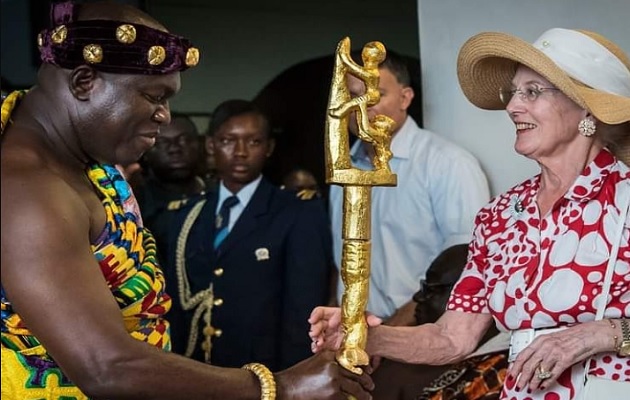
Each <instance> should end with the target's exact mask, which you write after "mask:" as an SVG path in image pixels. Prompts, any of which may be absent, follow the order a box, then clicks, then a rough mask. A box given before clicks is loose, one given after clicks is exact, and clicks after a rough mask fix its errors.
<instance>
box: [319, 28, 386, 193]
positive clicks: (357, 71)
mask: <svg viewBox="0 0 630 400" xmlns="http://www.w3.org/2000/svg"><path fill="white" fill-rule="evenodd" d="M386 54H387V53H386V50H385V46H383V44H382V43H380V42H370V43H368V44H366V45H365V46H364V47H363V51H362V52H361V58H362V60H363V64H364V65H363V66H361V65H359V64H357V63H356V62H355V61H354V60H353V59H352V57H351V56H350V39H349V38H347V37H346V38H344V39H342V40H341V41H340V42H339V44H338V45H337V51H336V53H335V66H334V70H333V78H332V84H331V88H330V96H329V99H328V115H327V117H326V143H327V144H329V145H327V146H326V154H325V155H326V181H327V182H328V183H337V184H364V185H371V186H381V185H383V186H395V185H396V176H395V175H393V174H392V173H391V171H390V170H389V167H388V161H389V158H391V155H390V156H389V158H388V157H387V154H385V153H383V152H382V149H383V146H382V145H381V143H384V142H388V141H390V140H391V130H392V127H393V124H394V121H393V120H391V119H390V118H389V117H386V116H384V115H382V116H379V117H378V121H379V122H378V125H379V127H378V128H377V126H376V125H373V124H371V123H370V120H369V116H368V111H367V109H368V107H370V106H373V105H375V104H377V103H378V102H379V100H380V97H381V96H380V92H379V90H378V83H379V71H378V66H379V64H380V63H381V62H383V60H385V56H386ZM348 74H352V75H354V76H355V77H357V78H359V79H360V80H362V81H363V82H364V83H365V93H364V94H362V95H360V96H357V97H354V98H353V97H352V94H351V93H350V91H349V89H348V85H347V81H346V77H347V75H348ZM353 111H355V112H356V119H357V125H358V128H359V129H358V133H357V136H358V137H359V139H361V140H364V141H366V142H368V143H370V144H373V145H374V150H375V153H376V155H375V157H374V160H375V161H377V162H375V163H374V170H372V171H362V170H359V169H356V168H353V167H352V164H351V162H350V141H349V136H348V121H349V118H350V117H351V115H352V112H353ZM385 118H387V119H388V120H389V121H391V122H389V123H387V122H386V121H385ZM375 121H376V118H375ZM388 125H389V128H387V126H388ZM385 135H389V136H390V138H389V139H387V138H386V137H385ZM388 147H389V146H388ZM384 160H386V161H384ZM383 161H384V162H383Z"/></svg>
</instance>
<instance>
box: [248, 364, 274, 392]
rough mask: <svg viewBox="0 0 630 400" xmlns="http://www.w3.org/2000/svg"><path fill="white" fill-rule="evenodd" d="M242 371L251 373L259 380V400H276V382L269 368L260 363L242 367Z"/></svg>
mask: <svg viewBox="0 0 630 400" xmlns="http://www.w3.org/2000/svg"><path fill="white" fill-rule="evenodd" d="M243 369H246V370H248V371H252V372H253V373H254V374H256V376H257V377H258V379H259V380H260V400H276V380H275V379H274V377H273V374H272V373H271V371H269V368H267V367H265V366H264V365H262V364H260V363H250V364H245V365H243Z"/></svg>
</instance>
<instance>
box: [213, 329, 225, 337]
mask: <svg viewBox="0 0 630 400" xmlns="http://www.w3.org/2000/svg"><path fill="white" fill-rule="evenodd" d="M221 335H223V331H222V330H221V329H215V330H214V336H216V337H221Z"/></svg>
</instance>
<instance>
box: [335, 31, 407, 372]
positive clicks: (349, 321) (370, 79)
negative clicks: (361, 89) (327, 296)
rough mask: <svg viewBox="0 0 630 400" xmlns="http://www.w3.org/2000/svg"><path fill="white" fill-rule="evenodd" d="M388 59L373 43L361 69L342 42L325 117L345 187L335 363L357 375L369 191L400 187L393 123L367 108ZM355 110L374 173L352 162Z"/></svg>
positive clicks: (362, 355) (363, 331) (362, 340)
mask: <svg viewBox="0 0 630 400" xmlns="http://www.w3.org/2000/svg"><path fill="white" fill-rule="evenodd" d="M385 55H386V52H385V47H384V46H383V45H382V44H381V43H380V42H370V43H368V44H367V45H366V46H365V47H364V48H363V51H362V59H363V63H364V66H360V65H358V64H356V63H355V62H354V61H353V60H352V58H351V56H350V39H349V38H344V39H343V40H342V41H341V42H339V45H338V46H337V53H336V57H335V66H334V70H333V78H332V84H331V89H330V97H329V101H328V114H327V118H326V145H325V149H326V181H327V183H334V184H339V185H342V186H343V197H344V200H343V201H344V203H343V227H342V232H341V235H342V238H343V251H342V259H341V279H342V281H343V284H344V287H345V288H344V293H343V296H342V298H341V310H342V325H343V330H344V338H343V340H342V344H341V348H340V350H339V352H338V353H337V361H338V362H339V364H340V365H342V366H343V367H344V368H346V369H348V370H349V371H352V372H354V373H356V374H361V373H362V370H361V368H360V366H363V365H368V363H369V357H368V355H367V353H366V352H365V345H366V342H367V325H366V323H365V318H364V313H365V309H366V306H367V299H368V290H369V279H370V250H371V243H370V228H371V226H370V220H371V190H372V186H395V185H396V175H395V174H393V173H392V172H391V169H390V167H389V160H390V159H391V156H392V153H391V151H390V149H389V145H390V142H391V132H392V129H393V125H394V121H393V120H392V119H391V118H389V117H387V116H385V115H376V116H375V117H374V118H372V120H370V118H369V116H368V107H371V106H374V105H375V104H377V103H378V101H379V100H380V93H379V90H378V84H379V70H378V66H379V64H380V63H381V62H382V61H383V60H384V59H385ZM347 74H352V75H354V76H356V77H357V78H359V79H360V80H362V81H363V82H364V83H365V87H366V90H365V93H364V94H362V95H360V96H357V97H354V98H353V97H352V94H351V93H350V91H349V89H348V86H347V82H346V77H347ZM353 112H355V113H356V115H355V118H356V119H357V125H358V128H359V129H358V133H357V137H358V138H359V139H360V140H363V141H365V142H368V143H370V144H371V145H372V146H373V148H374V158H373V166H374V169H373V170H369V171H366V170H361V169H358V168H354V167H353V166H352V164H351V161H350V147H349V138H348V122H349V120H350V118H351V117H352V113H353Z"/></svg>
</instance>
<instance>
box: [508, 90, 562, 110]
mask: <svg viewBox="0 0 630 400" xmlns="http://www.w3.org/2000/svg"><path fill="white" fill-rule="evenodd" d="M556 90H560V89H557V88H546V87H536V86H531V87H526V88H523V89H506V88H503V89H500V90H499V99H501V102H502V103H503V104H505V105H507V104H508V103H509V102H510V101H511V100H512V97H514V95H515V94H517V93H518V97H519V98H520V99H521V101H527V102H529V103H533V102H534V101H536V100H538V98H539V97H540V95H542V94H543V93H545V92H547V91H550V92H553V91H556Z"/></svg>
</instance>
